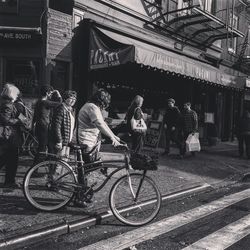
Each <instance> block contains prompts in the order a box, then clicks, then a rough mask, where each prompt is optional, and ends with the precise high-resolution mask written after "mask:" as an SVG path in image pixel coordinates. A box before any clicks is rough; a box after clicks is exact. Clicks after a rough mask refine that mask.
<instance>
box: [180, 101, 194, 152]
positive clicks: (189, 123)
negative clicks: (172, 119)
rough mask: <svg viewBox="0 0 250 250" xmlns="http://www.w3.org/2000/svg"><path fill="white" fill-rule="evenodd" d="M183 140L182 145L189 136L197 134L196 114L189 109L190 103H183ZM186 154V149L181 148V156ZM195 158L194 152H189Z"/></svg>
mask: <svg viewBox="0 0 250 250" xmlns="http://www.w3.org/2000/svg"><path fill="white" fill-rule="evenodd" d="M182 128H183V139H184V145H185V141H186V140H187V138H188V136H189V135H190V134H194V133H195V132H198V116H197V113H196V112H195V111H194V110H192V109H191V103H190V102H186V103H184V111H183V117H182ZM185 152H186V147H185V146H184V147H183V154H184V153H185ZM191 154H192V156H195V152H191Z"/></svg>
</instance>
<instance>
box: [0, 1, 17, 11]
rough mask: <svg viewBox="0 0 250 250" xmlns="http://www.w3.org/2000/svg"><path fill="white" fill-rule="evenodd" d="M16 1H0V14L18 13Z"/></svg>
mask: <svg viewBox="0 0 250 250" xmlns="http://www.w3.org/2000/svg"><path fill="white" fill-rule="evenodd" d="M18 2H19V1H18V0H0V13H3V14H4V13H6V14H16V13H18Z"/></svg>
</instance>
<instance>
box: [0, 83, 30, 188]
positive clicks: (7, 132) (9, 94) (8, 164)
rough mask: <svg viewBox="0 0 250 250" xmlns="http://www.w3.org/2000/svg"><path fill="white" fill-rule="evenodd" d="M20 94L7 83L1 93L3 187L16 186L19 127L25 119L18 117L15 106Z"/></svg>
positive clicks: (0, 166)
mask: <svg viewBox="0 0 250 250" xmlns="http://www.w3.org/2000/svg"><path fill="white" fill-rule="evenodd" d="M19 94H20V91H19V89H18V88H17V87H16V86H14V85H13V84H10V83H7V84H5V85H4V88H3V90H2V93H1V100H0V168H2V167H3V166H5V181H4V185H3V187H4V188H16V187H19V185H18V184H17V183H16V180H15V178H16V172H17V167H18V146H19V144H20V140H21V138H20V137H21V136H20V134H21V133H20V127H21V126H22V125H23V122H25V119H19V117H20V115H23V114H21V112H20V111H19V110H18V108H17V106H16V100H17V98H18V95H19Z"/></svg>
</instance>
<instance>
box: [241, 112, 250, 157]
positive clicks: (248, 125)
mask: <svg viewBox="0 0 250 250" xmlns="http://www.w3.org/2000/svg"><path fill="white" fill-rule="evenodd" d="M238 145H239V156H240V157H242V156H243V155H244V151H245V153H246V156H247V158H248V159H250V112H249V111H248V110H245V111H244V112H243V115H242V117H241V118H240V121H239V131H238ZM244 146H245V150H244Z"/></svg>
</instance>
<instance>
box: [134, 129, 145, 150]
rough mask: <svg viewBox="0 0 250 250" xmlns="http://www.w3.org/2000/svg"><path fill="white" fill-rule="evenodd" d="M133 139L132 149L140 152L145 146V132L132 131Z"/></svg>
mask: <svg viewBox="0 0 250 250" xmlns="http://www.w3.org/2000/svg"><path fill="white" fill-rule="evenodd" d="M131 139H132V146H131V149H132V150H133V151H134V152H136V153H140V151H141V150H142V147H143V142H144V133H138V132H132V133H131Z"/></svg>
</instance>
